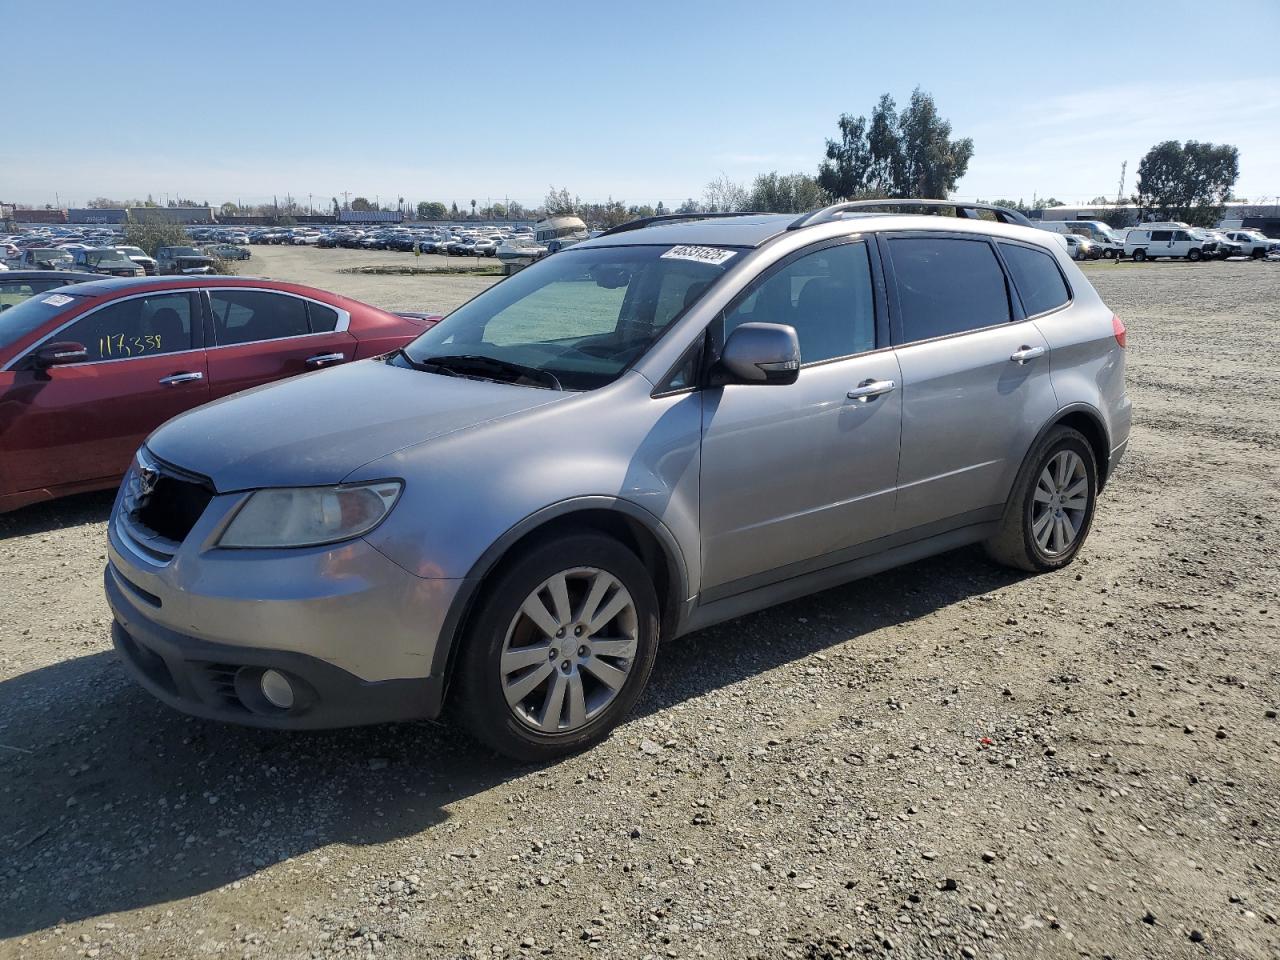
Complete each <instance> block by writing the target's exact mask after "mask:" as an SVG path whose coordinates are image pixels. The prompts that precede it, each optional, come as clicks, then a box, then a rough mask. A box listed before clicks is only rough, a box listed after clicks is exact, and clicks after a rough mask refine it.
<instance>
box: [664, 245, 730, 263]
mask: <svg viewBox="0 0 1280 960" xmlns="http://www.w3.org/2000/svg"><path fill="white" fill-rule="evenodd" d="M737 252H738V251H736V250H724V249H721V248H720V247H695V246H692V245H690V244H682V245H680V246H678V247H672V248H671V249H670V250H668V251H667V252H666V253H664V254H663V255H662V259H663V260H696V261H697V262H698V263H709V264H711V265H712V266H713V267H718V266H720V264H722V263H724V262H725V261H726V260H728V259H729V258H730V257H732V256H733V255H734V254H735V253H737Z"/></svg>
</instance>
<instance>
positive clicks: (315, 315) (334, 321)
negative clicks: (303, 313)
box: [307, 300, 338, 333]
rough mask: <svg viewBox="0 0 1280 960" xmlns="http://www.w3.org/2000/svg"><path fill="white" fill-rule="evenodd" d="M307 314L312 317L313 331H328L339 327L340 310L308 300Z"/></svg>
mask: <svg viewBox="0 0 1280 960" xmlns="http://www.w3.org/2000/svg"><path fill="white" fill-rule="evenodd" d="M307 314H308V316H310V317H311V332H312V333H328V332H329V331H331V330H336V329H337V328H338V311H337V310H334V309H333V308H332V307H322V306H321V305H320V304H318V303H312V302H311V301H310V300H308V301H307Z"/></svg>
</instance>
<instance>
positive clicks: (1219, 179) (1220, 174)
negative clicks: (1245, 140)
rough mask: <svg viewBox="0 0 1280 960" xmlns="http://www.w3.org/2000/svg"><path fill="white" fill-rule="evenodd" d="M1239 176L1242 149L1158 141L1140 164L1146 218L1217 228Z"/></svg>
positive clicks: (1141, 201) (1141, 198) (1139, 198)
mask: <svg viewBox="0 0 1280 960" xmlns="http://www.w3.org/2000/svg"><path fill="white" fill-rule="evenodd" d="M1239 176H1240V151H1239V150H1237V149H1236V148H1235V147H1233V146H1231V145H1230V144H1226V143H1224V144H1213V143H1200V142H1198V141H1195V140H1188V141H1187V142H1186V143H1185V144H1182V143H1179V142H1178V141H1177V140H1166V141H1164V142H1163V143H1157V144H1156V145H1155V146H1154V147H1152V148H1151V149H1150V150H1148V151H1147V155H1146V156H1144V157H1143V158H1142V162H1141V163H1139V164H1138V196H1137V203H1138V206H1139V207H1140V208H1141V212H1142V219H1144V220H1152V219H1154V220H1183V221H1186V222H1187V223H1190V224H1193V225H1196V226H1213V225H1214V224H1215V223H1217V222H1218V220H1219V219H1220V218H1221V216H1222V205H1223V204H1224V203H1226V201H1227V199H1228V198H1229V197H1230V196H1231V188H1232V187H1234V186H1235V183H1236V179H1237V178H1238V177H1239Z"/></svg>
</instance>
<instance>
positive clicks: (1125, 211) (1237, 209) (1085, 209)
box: [1027, 203, 1280, 226]
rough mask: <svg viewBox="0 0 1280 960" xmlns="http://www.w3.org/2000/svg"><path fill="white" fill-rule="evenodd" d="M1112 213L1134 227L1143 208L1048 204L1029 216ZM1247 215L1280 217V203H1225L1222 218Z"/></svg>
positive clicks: (1092, 216) (1049, 217)
mask: <svg viewBox="0 0 1280 960" xmlns="http://www.w3.org/2000/svg"><path fill="white" fill-rule="evenodd" d="M1112 214H1121V215H1123V216H1124V217H1125V222H1126V223H1127V225H1129V226H1133V225H1134V224H1136V223H1137V222H1138V221H1139V219H1141V216H1142V208H1141V207H1139V206H1137V205H1136V204H1132V203H1096V204H1083V205H1081V206H1076V207H1072V206H1062V207H1047V208H1043V209H1040V210H1032V211H1031V213H1029V214H1028V215H1027V216H1028V217H1030V219H1032V220H1108V219H1109V218H1110V216H1111V215H1112ZM1245 218H1250V219H1253V218H1265V219H1276V218H1280V204H1270V203H1265V204H1259V203H1228V204H1224V205H1223V207H1222V219H1223V220H1243V219H1245ZM1147 219H1151V218H1150V217H1148V218H1147Z"/></svg>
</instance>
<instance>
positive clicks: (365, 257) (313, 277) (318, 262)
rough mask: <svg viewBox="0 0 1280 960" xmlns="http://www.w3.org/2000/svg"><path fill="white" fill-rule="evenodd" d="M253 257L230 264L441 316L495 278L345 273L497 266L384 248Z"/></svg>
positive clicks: (290, 250)
mask: <svg viewBox="0 0 1280 960" xmlns="http://www.w3.org/2000/svg"><path fill="white" fill-rule="evenodd" d="M249 249H250V250H251V251H252V253H253V257H252V258H251V259H250V260H247V261H240V262H239V263H236V264H235V267H236V272H237V273H239V274H241V275H243V276H254V277H272V278H273V279H276V280H289V281H292V282H294V283H305V284H308V285H309V286H313V287H319V288H320V289H321V290H332V291H333V292H334V293H341V294H343V295H344V296H348V297H354V298H355V299H357V300H363V301H364V302H365V303H372V304H373V305H374V306H376V307H382V308H383V309H384V310H421V311H424V312H428V313H431V312H434V313H444V312H446V311H449V310H452V309H454V308H455V307H457V306H459V305H461V304H463V303H465V302H466V301H468V300H470V299H471V298H472V297H474V296H475V295H476V294H477V293H479V292H480V291H481V290H483V289H485V287H487V286H489V285H490V284H492V283H495V282H496V281H497V280H498V279H499V278H498V277H495V276H475V277H469V276H465V275H457V274H440V275H438V276H431V275H425V276H424V275H421V274H408V275H403V276H397V275H385V274H363V273H344V272H343V271H344V270H351V269H353V268H358V267H412V268H417V269H422V270H425V269H438V268H442V267H448V268H450V269H453V270H459V269H460V270H474V271H482V272H488V271H493V270H498V269H500V268H501V262H500V261H498V260H497V259H494V258H489V257H481V258H476V257H441V256H436V255H435V254H424V255H422V256H420V257H415V256H414V255H413V254H411V253H397V252H395V251H389V250H344V249H341V248H339V249H335V250H317V249H316V248H315V247H302V246H299V247H250V248H249Z"/></svg>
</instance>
